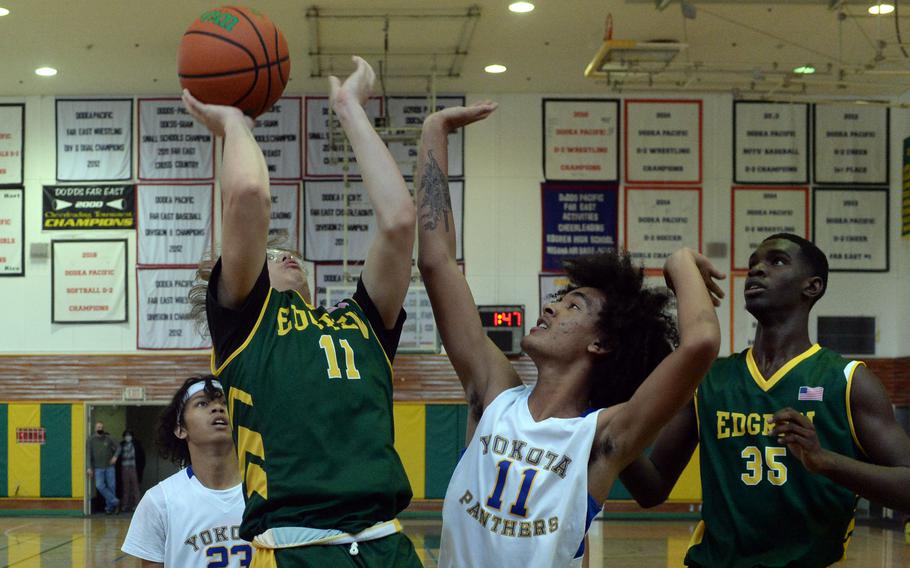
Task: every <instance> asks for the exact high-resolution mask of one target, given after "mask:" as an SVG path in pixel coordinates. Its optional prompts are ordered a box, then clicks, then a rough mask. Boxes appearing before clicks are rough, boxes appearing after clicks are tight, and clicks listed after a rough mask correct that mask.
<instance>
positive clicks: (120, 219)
mask: <svg viewBox="0 0 910 568" xmlns="http://www.w3.org/2000/svg"><path fill="white" fill-rule="evenodd" d="M43 195H44V199H43V200H42V208H43V211H42V217H41V230H42V231H71V230H86V229H132V228H133V227H135V226H136V223H135V218H136V197H135V186H133V185H45V186H44V191H43Z"/></svg>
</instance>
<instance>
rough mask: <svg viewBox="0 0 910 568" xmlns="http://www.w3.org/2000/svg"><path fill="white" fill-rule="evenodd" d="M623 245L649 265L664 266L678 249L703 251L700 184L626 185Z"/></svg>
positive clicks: (648, 267)
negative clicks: (667, 185)
mask: <svg viewBox="0 0 910 568" xmlns="http://www.w3.org/2000/svg"><path fill="white" fill-rule="evenodd" d="M623 208H624V211H625V222H624V223H623V227H624V232H625V234H624V237H623V241H624V246H625V249H626V250H628V251H629V253H630V254H631V256H632V259H633V260H635V262H637V263H641V264H642V265H643V266H644V267H645V268H646V269H654V270H661V269H662V268H663V266H664V262H665V261H666V259H667V258H668V257H669V256H670V255H671V254H673V253H674V252H675V251H676V250H678V249H680V248H682V247H689V248H691V249H693V250H697V251H699V252H701V227H702V220H701V188H700V187H693V188H679V189H674V188H654V187H628V186H627V187H626V190H625V203H624V207H623Z"/></svg>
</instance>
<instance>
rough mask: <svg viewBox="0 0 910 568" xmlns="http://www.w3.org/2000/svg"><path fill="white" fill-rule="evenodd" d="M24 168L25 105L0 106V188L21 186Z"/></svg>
mask: <svg viewBox="0 0 910 568" xmlns="http://www.w3.org/2000/svg"><path fill="white" fill-rule="evenodd" d="M24 166H25V105H24V104H22V103H18V104H0V187H2V186H9V185H22V179H23V174H22V172H23V170H24Z"/></svg>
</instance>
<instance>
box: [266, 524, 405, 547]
mask: <svg viewBox="0 0 910 568" xmlns="http://www.w3.org/2000/svg"><path fill="white" fill-rule="evenodd" d="M397 532H401V523H400V522H398V519H392V520H391V521H384V522H381V523H376V524H375V525H373V526H371V527H367V528H365V529H363V530H362V531H360V532H359V533H357V534H351V533H347V532H344V531H340V530H337V529H312V528H308V527H275V528H271V529H269V530H267V531H265V532H264V533H262V534H260V535H256V537H255V538H254V539H253V545H254V546H257V547H259V548H291V547H295V546H314V545H317V544H320V545H321V544H351V543H352V542H364V541H366V540H376V539H377V538H383V537H386V536H389V535H392V534H395V533H397Z"/></svg>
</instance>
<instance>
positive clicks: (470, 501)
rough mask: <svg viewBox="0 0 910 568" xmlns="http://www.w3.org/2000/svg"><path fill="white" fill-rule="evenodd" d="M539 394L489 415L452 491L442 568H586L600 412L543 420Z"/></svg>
mask: <svg viewBox="0 0 910 568" xmlns="http://www.w3.org/2000/svg"><path fill="white" fill-rule="evenodd" d="M531 391H532V388H531V387H526V386H521V387H515V388H513V389H509V390H507V391H505V392H503V393H502V394H500V395H499V396H497V397H496V399H495V400H493V402H492V403H490V405H489V406H488V407H487V408H486V410H484V413H483V416H482V417H481V419H480V423H479V424H478V425H477V430H476V431H475V433H474V437H473V438H472V439H471V443H470V444H468V448H467V450H465V453H464V455H463V456H462V457H461V460H460V461H459V462H458V465H457V466H456V467H455V472H454V473H453V474H452V479H451V481H450V482H449V487H448V489H447V490H446V497H445V502H444V504H443V509H442V542H441V543H440V547H439V566H440V568H449V567H459V568H461V567H480V566H515V567H520V568H531V567H535V566H547V567H550V566H559V567H563V566H581V557H580V556H579V557H578V558H576V555H578V553H579V546H580V545H581V543H582V540H583V539H584V535H585V532H586V531H587V524H588V518H587V513H588V509H589V498H588V457H589V456H590V454H591V445H592V444H593V443H594V434H595V432H596V429H597V415H598V413H597V412H592V413H591V414H589V415H588V416H585V417H583V418H567V419H566V418H548V419H546V420H541V421H540V422H536V421H535V420H534V419H533V418H532V417H531V411H530V409H529V408H528V397H529V396H530V394H531ZM591 503H593V501H592V502H591ZM594 509H595V510H599V507H597V506H596V504H595V505H594Z"/></svg>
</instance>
